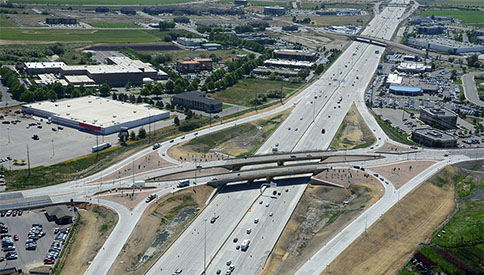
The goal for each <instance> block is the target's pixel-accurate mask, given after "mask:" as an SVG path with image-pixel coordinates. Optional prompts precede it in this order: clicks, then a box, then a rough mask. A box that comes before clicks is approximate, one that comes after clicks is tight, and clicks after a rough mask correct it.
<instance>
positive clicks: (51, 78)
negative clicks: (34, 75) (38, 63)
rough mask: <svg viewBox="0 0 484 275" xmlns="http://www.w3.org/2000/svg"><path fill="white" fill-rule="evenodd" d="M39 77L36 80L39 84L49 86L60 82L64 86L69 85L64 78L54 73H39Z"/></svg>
mask: <svg viewBox="0 0 484 275" xmlns="http://www.w3.org/2000/svg"><path fill="white" fill-rule="evenodd" d="M38 77H39V79H36V80H35V83H36V84H37V85H39V86H47V85H50V84H54V83H60V84H61V85H62V86H67V85H68V84H69V83H67V81H66V80H64V79H59V78H57V77H56V76H55V75H54V74H39V75H38Z"/></svg>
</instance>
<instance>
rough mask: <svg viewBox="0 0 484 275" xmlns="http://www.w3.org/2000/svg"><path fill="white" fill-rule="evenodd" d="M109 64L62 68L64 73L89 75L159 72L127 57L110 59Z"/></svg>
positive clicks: (149, 65) (148, 65) (146, 64)
mask: <svg viewBox="0 0 484 275" xmlns="http://www.w3.org/2000/svg"><path fill="white" fill-rule="evenodd" d="M108 62H109V63H112V64H111V65H109V64H100V65H66V66H64V67H62V70H63V71H64V72H69V71H81V70H85V71H87V72H88V73H89V74H91V75H93V74H117V73H119V74H121V73H142V72H146V73H149V72H152V73H154V72H157V71H158V70H157V69H156V68H153V67H152V66H151V64H149V63H144V62H143V61H141V60H133V59H131V58H129V57H125V56H116V57H109V58H108Z"/></svg>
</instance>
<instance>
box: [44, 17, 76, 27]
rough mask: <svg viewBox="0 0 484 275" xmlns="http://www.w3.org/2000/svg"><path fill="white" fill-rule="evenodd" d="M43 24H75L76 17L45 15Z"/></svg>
mask: <svg viewBox="0 0 484 275" xmlns="http://www.w3.org/2000/svg"><path fill="white" fill-rule="evenodd" d="M45 24H49V25H59V24H64V25H75V24H77V19H76V18H55V17H47V18H45Z"/></svg>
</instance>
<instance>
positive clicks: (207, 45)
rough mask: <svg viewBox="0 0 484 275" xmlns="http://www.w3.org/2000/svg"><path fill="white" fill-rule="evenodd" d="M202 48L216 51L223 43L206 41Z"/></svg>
mask: <svg viewBox="0 0 484 275" xmlns="http://www.w3.org/2000/svg"><path fill="white" fill-rule="evenodd" d="M202 48H204V49H207V50H209V51H214V50H218V49H220V48H222V45H220V44H218V43H205V44H202Z"/></svg>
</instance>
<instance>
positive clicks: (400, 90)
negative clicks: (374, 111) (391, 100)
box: [389, 85, 423, 96]
mask: <svg viewBox="0 0 484 275" xmlns="http://www.w3.org/2000/svg"><path fill="white" fill-rule="evenodd" d="M389 90H390V93H392V94H395V95H404V96H419V95H422V94H423V93H422V89H421V88H418V87H406V86H396V85H391V86H390V88H389Z"/></svg>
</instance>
